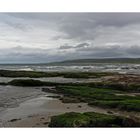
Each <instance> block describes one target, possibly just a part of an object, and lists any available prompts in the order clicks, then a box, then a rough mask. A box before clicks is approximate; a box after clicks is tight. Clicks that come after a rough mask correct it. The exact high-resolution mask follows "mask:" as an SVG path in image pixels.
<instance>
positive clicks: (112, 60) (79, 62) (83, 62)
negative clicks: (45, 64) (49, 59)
mask: <svg viewBox="0 0 140 140" xmlns="http://www.w3.org/2000/svg"><path fill="white" fill-rule="evenodd" d="M95 63H135V64H140V58H104V59H76V60H66V61H62V62H53V63H49V65H90V64H95Z"/></svg>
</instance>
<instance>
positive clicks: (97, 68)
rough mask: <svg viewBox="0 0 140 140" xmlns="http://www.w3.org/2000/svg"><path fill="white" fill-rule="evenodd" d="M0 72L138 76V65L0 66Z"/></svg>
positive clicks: (139, 71)
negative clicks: (110, 73)
mask: <svg viewBox="0 0 140 140" xmlns="http://www.w3.org/2000/svg"><path fill="white" fill-rule="evenodd" d="M0 70H17V71H19V70H23V71H43V72H58V71H59V72H118V73H124V74H125V73H128V74H140V64H118V63H117V64H111V63H109V64H106V63H100V64H99V63H98V64H91V65H79V64H78V65H52V66H51V65H47V64H0Z"/></svg>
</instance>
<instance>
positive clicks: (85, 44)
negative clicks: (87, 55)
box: [59, 43, 89, 49]
mask: <svg viewBox="0 0 140 140" xmlns="http://www.w3.org/2000/svg"><path fill="white" fill-rule="evenodd" d="M85 46H89V43H80V44H78V45H75V46H72V45H63V46H60V47H59V49H76V48H84V47H85Z"/></svg>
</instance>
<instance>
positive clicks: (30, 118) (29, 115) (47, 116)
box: [0, 93, 140, 127]
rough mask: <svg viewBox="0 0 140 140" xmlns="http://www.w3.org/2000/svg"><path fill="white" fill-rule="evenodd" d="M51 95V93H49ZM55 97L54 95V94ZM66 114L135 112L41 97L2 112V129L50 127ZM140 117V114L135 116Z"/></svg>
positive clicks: (0, 115)
mask: <svg viewBox="0 0 140 140" xmlns="http://www.w3.org/2000/svg"><path fill="white" fill-rule="evenodd" d="M48 94H50V93H48ZM52 96H53V94H52ZM66 112H98V113H104V114H110V112H112V113H111V114H114V115H122V116H127V117H130V116H132V117H133V112H131V113H130V112H129V113H128V112H122V111H117V110H110V109H102V108H99V107H90V106H88V105H87V104H86V103H62V102H61V101H60V100H58V99H55V98H50V97H46V96H45V95H44V96H40V97H37V98H34V99H30V100H27V101H25V102H23V103H21V104H20V105H19V106H18V107H15V108H7V109H6V110H4V111H1V112H0V127H48V123H49V122H50V120H51V116H54V115H59V114H62V113H66ZM135 116H137V117H140V113H137V114H135Z"/></svg>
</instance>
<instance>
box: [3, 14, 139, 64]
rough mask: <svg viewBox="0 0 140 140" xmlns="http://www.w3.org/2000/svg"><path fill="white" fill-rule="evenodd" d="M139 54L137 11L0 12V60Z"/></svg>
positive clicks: (61, 58)
mask: <svg viewBox="0 0 140 140" xmlns="http://www.w3.org/2000/svg"><path fill="white" fill-rule="evenodd" d="M105 57H107V58H108V57H140V13H0V63H38V62H52V61H61V60H66V59H81V58H105Z"/></svg>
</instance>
